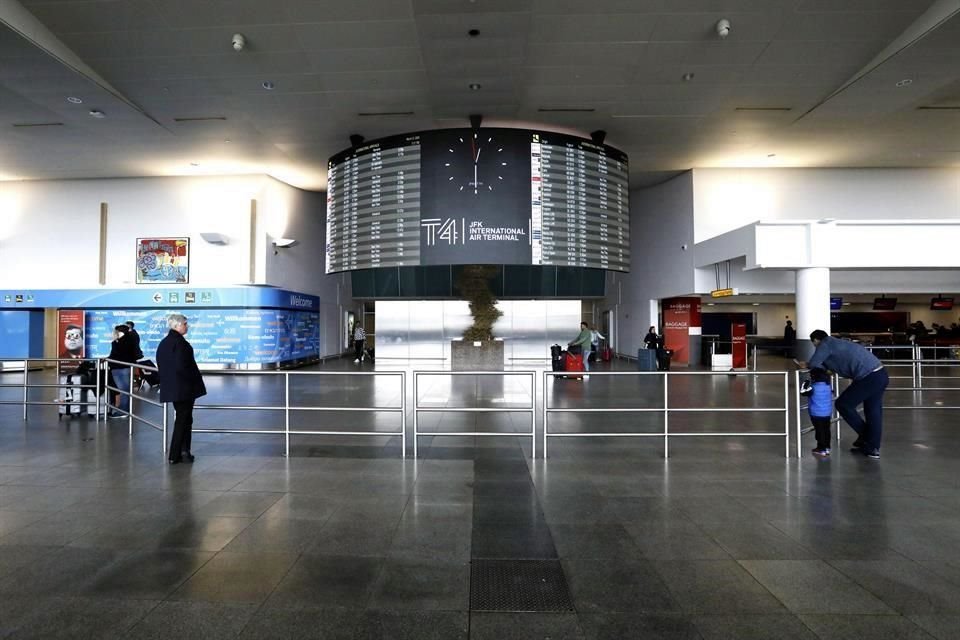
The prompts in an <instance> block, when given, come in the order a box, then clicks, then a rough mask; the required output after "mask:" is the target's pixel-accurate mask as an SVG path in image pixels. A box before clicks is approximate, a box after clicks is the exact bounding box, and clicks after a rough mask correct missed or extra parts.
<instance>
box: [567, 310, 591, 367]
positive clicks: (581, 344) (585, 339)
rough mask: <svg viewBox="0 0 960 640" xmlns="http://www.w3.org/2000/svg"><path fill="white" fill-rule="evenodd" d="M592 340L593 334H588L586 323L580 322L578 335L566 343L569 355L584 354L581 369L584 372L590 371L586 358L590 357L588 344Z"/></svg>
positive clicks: (588, 329)
mask: <svg viewBox="0 0 960 640" xmlns="http://www.w3.org/2000/svg"><path fill="white" fill-rule="evenodd" d="M592 340H593V334H592V333H591V332H590V326H589V325H588V324H587V323H586V322H581V323H580V333H579V334H578V335H577V337H576V338H574V339H573V340H571V341H570V342H568V343H567V346H568V347H569V349H568V351H570V353H572V354H574V355H576V354H578V353H580V354H584V358H583V368H584V370H585V371H590V365H589V364H587V358H586V356H589V355H590V343H591V342H592Z"/></svg>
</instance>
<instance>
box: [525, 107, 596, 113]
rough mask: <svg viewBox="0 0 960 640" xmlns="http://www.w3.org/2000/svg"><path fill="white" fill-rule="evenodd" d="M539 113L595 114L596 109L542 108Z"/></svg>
mask: <svg viewBox="0 0 960 640" xmlns="http://www.w3.org/2000/svg"><path fill="white" fill-rule="evenodd" d="M537 111H539V112H540V113H593V112H594V111H596V109H594V108H593V107H540V108H538V109H537Z"/></svg>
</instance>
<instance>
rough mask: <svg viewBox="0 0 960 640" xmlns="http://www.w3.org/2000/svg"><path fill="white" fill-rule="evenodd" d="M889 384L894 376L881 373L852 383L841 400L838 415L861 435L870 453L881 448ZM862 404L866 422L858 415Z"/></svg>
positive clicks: (838, 403) (838, 402) (876, 372)
mask: <svg viewBox="0 0 960 640" xmlns="http://www.w3.org/2000/svg"><path fill="white" fill-rule="evenodd" d="M888 384H890V376H889V375H887V370H886V369H880V370H879V371H874V372H873V373H871V374H870V375H868V376H865V377H863V378H860V379H859V380H854V381H853V382H851V383H850V386H849V387H847V389H846V390H845V391H844V392H843V393H841V394H840V397H839V398H837V411H838V412H839V413H840V415H841V416H842V417H843V419H844V420H846V422H847V424H849V425H850V427H851V428H852V429H853V430H854V431H856V432H857V435H858V436H859V438H860V440H861V441H863V443H864V448H865V449H867V450H872V449H879V448H880V440H881V437H882V436H883V392H884V391H886V389H887V385H888ZM861 404H862V405H863V418H861V417H860V414H859V413H857V406H859V405H861ZM864 418H866V420H864Z"/></svg>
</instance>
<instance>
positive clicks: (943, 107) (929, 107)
mask: <svg viewBox="0 0 960 640" xmlns="http://www.w3.org/2000/svg"><path fill="white" fill-rule="evenodd" d="M917 111H960V106H954V105H947V104H945V105H920V106H919V107H917Z"/></svg>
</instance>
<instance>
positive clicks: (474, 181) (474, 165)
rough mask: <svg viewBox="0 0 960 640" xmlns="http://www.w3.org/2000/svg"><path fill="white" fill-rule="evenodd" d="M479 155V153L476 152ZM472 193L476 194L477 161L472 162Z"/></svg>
mask: <svg viewBox="0 0 960 640" xmlns="http://www.w3.org/2000/svg"><path fill="white" fill-rule="evenodd" d="M477 157H478V158H479V157H480V154H477ZM473 195H477V163H476V162H474V163H473Z"/></svg>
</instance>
